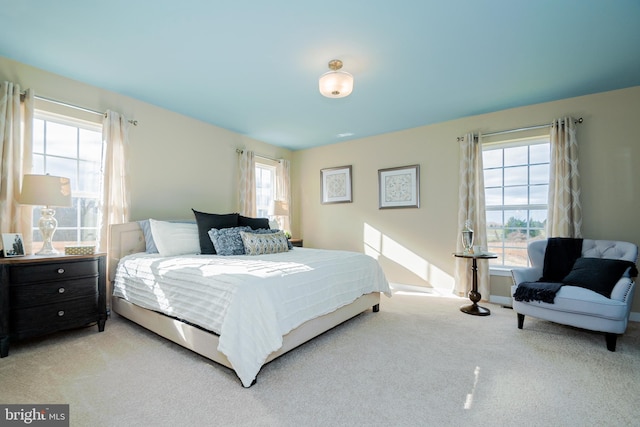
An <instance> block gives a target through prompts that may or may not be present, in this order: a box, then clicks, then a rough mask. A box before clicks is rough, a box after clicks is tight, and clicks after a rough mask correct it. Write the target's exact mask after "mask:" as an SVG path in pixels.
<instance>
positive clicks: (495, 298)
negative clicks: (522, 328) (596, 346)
mask: <svg viewBox="0 0 640 427" xmlns="http://www.w3.org/2000/svg"><path fill="white" fill-rule="evenodd" d="M489 302H491V303H493V304H500V305H502V306H504V307H511V297H503V296H500V295H489Z"/></svg>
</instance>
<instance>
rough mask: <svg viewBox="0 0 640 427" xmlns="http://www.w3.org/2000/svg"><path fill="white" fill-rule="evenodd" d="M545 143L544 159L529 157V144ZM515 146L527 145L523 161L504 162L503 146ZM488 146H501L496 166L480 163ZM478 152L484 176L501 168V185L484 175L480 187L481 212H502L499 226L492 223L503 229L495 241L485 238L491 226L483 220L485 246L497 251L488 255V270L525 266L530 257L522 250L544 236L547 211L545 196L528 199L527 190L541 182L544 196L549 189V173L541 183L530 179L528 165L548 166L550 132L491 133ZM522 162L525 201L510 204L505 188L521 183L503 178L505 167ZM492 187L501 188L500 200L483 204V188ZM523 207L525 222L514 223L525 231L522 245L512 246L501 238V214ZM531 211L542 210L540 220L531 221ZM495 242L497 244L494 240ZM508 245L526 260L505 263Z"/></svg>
mask: <svg viewBox="0 0 640 427" xmlns="http://www.w3.org/2000/svg"><path fill="white" fill-rule="evenodd" d="M544 144H546V145H548V146H549V155H548V158H547V161H545V162H535V161H534V162H532V159H531V150H530V149H529V147H531V146H535V145H544ZM517 147H528V148H527V161H526V163H525V164H523V163H519V164H514V165H507V164H505V158H504V156H505V152H504V150H505V149H509V148H517ZM491 150H502V160H501V165H500V166H499V167H487V166H486V165H485V164H484V159H485V157H484V153H485V152H486V151H491ZM482 153H483V174H484V176H485V177H486V176H487V171H488V170H500V171H501V185H499V186H488V185H487V180H486V179H485V182H484V187H485V215H486V216H487V217H489V215H490V213H491V212H502V216H501V220H502V221H501V224H500V226H499V227H496V229H498V230H501V232H502V233H503V235H502V237H501V240H499V241H497V242H496V241H495V240H493V242H492V241H491V240H490V239H489V236H490V233H491V231H492V230H493V229H490V228H489V222H488V221H487V236H486V238H487V244H488V250H489V251H491V252H496V253H497V254H498V258H497V259H492V260H490V261H489V266H490V268H491V270H492V273H494V272H496V271H500V270H505V271H506V270H508V269H511V268H519V267H528V266H530V260H529V258H528V256H527V254H526V247H527V245H528V244H529V243H530V242H531V241H533V240H538V239H539V238H545V236H546V223H547V215H548V214H547V212H548V200H546V199H548V197H547V198H546V199H545V203H531V200H530V197H531V190H532V188H534V187H542V186H546V187H547V191H546V193H545V194H546V195H547V196H548V192H549V191H548V189H549V184H550V183H549V179H548V177H549V175H547V179H546V181H544V183H542V182H538V183H532V173H531V167H532V166H541V165H542V166H543V165H547V167H548V168H549V167H550V160H551V152H550V135H549V134H548V132H547V133H541V134H538V135H534V136H521V137H516V138H514V137H510V138H508V139H507V138H496V137H494V138H493V139H492V140H490V141H488V142H485V141H483V142H482ZM523 166H526V171H527V180H526V191H527V202H526V203H511V204H505V203H504V202H505V188H507V189H508V188H517V187H523V186H524V185H523V184H519V185H515V184H512V185H509V184H507V180H506V179H505V177H506V174H505V172H506V171H508V170H509V169H512V168H516V167H518V168H521V167H523ZM548 173H549V174H550V169H548ZM496 188H501V191H502V194H501V200H502V204H500V205H488V204H487V195H486V193H487V190H488V189H496ZM522 211H524V212H525V213H526V220H525V224H524V225H523V226H518V227H515V228H514V229H515V230H523V232H524V235H525V240H524V248H522V247H521V245H520V246H516V245H513V244H511V245H510V244H509V242H508V240H507V238H505V235H504V233H506V232H507V230H508V229H509V228H508V227H507V222H508V219H507V218H506V217H505V213H507V212H522ZM535 211H544V212H545V214H544V220H543V221H535V220H534V219H533V218H532V215H531V214H532V212H535ZM533 222H542V224H541V225H540V226H535V225H533ZM532 233H538V234H537V235H534V236H532ZM496 243H497V244H496ZM509 249H511V250H517V251H523V250H524V254H525V255H524V259H525V261H526V264H513V263H508V260H507V256H506V253H507V251H508V250H509Z"/></svg>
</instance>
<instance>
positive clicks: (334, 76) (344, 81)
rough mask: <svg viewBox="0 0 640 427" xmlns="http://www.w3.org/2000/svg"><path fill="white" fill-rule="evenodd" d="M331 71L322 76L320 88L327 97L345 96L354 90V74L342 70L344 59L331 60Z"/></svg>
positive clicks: (319, 82)
mask: <svg viewBox="0 0 640 427" xmlns="http://www.w3.org/2000/svg"><path fill="white" fill-rule="evenodd" d="M329 68H330V69H331V71H328V72H326V73H324V74H323V75H322V76H320V80H319V81H318V88H319V89H320V93H321V94H322V95H324V96H326V97H327V98H344V97H345V96H349V95H350V94H351V92H353V76H352V75H351V74H349V73H347V72H346V71H341V70H340V69H341V68H342V61H340V60H339V59H334V60H332V61H331V62H329Z"/></svg>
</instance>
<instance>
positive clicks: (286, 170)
mask: <svg viewBox="0 0 640 427" xmlns="http://www.w3.org/2000/svg"><path fill="white" fill-rule="evenodd" d="M290 169H291V162H290V161H289V160H286V159H280V160H279V163H278V166H277V167H276V200H281V201H283V202H285V203H286V204H287V206H288V207H289V215H288V216H283V217H281V218H280V228H281V229H282V230H286V231H291V172H290Z"/></svg>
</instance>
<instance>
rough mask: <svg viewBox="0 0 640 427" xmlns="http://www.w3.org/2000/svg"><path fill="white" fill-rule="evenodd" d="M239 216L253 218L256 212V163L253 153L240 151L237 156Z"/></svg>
mask: <svg viewBox="0 0 640 427" xmlns="http://www.w3.org/2000/svg"><path fill="white" fill-rule="evenodd" d="M239 161H240V165H239V171H240V189H239V190H240V214H241V215H244V216H248V217H250V218H255V216H256V215H257V211H256V161H255V154H254V152H253V151H249V150H242V153H241V154H240V156H239Z"/></svg>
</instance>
